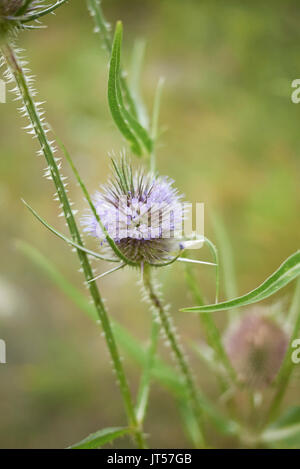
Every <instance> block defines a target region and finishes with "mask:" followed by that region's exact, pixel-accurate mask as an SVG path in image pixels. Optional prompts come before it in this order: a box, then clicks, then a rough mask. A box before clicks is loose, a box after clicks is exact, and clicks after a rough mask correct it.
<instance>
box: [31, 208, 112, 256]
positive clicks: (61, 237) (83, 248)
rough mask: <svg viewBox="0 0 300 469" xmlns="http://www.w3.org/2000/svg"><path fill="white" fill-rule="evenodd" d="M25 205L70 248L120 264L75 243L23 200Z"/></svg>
mask: <svg viewBox="0 0 300 469" xmlns="http://www.w3.org/2000/svg"><path fill="white" fill-rule="evenodd" d="M23 203H24V205H26V207H27V208H28V210H29V211H30V212H31V213H32V214H33V215H34V216H35V217H36V218H37V219H38V220H39V221H40V222H41V223H42V225H44V226H45V227H46V228H48V230H50V231H51V232H52V233H53V234H55V236H57V237H58V238H60V239H63V240H64V241H65V242H66V243H67V244H70V246H74V247H75V248H76V249H79V250H80V251H83V252H85V253H86V254H89V255H90V256H93V257H96V259H101V260H103V261H107V262H119V261H118V259H110V258H109V257H105V256H101V255H100V254H98V253H97V252H94V251H91V250H90V249H86V248H85V247H83V246H81V245H79V244H77V243H74V242H73V241H72V240H71V239H69V238H67V236H65V235H64V234H62V233H60V232H59V231H57V230H56V229H55V228H53V226H51V225H50V224H49V223H47V222H46V220H44V219H43V218H42V217H41V216H40V215H39V214H38V213H37V212H36V211H35V210H34V209H33V208H32V207H31V206H30V205H29V204H28V203H27V202H25V200H23Z"/></svg>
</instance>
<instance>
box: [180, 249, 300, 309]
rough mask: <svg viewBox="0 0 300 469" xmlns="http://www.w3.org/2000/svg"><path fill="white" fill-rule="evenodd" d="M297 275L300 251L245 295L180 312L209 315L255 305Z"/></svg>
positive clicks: (298, 272) (299, 269) (299, 267)
mask: <svg viewBox="0 0 300 469" xmlns="http://www.w3.org/2000/svg"><path fill="white" fill-rule="evenodd" d="M298 275H300V251H297V252H295V253H294V254H292V255H291V256H290V257H288V258H287V259H286V260H285V261H284V262H283V263H282V264H281V266H280V267H279V268H278V269H277V270H276V271H275V272H274V273H273V274H272V275H271V276H270V277H268V278H267V279H266V280H265V281H264V282H263V283H262V284H261V285H259V286H258V287H257V288H255V289H254V290H252V291H251V292H249V293H247V294H246V295H243V296H239V297H238V298H234V299H232V300H229V301H224V302H222V303H217V304H211V305H202V306H194V307H188V308H183V309H182V310H181V311H183V312H194V313H209V312H212V311H224V310H226V309H231V308H237V307H239V306H246V305H250V304H253V303H257V302H258V301H262V300H265V299H266V298H268V297H270V296H272V295H274V294H275V293H276V292H278V291H279V290H280V289H281V288H283V287H285V286H286V285H288V283H290V282H291V281H292V280H294V279H295V278H296V277H298Z"/></svg>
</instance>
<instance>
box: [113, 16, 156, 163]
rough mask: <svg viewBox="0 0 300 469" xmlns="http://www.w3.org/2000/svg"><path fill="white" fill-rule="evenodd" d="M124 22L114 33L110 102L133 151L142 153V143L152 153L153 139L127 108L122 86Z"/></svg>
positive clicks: (117, 123) (119, 125)
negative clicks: (121, 67) (121, 68)
mask: <svg viewBox="0 0 300 469" xmlns="http://www.w3.org/2000/svg"><path fill="white" fill-rule="evenodd" d="M122 35H123V30H122V23H121V22H120V21H119V22H118V23H117V26H116V31H115V35H114V40H113V45H112V51H111V59H110V67H109V78H108V103H109V107H110V111H111V114H112V117H113V119H114V121H115V123H116V125H117V127H118V129H119V130H120V132H121V133H122V134H123V136H124V137H125V138H126V140H127V141H128V142H129V144H130V145H131V148H132V151H133V152H134V153H135V154H136V155H138V156H141V155H142V147H141V144H142V145H143V146H144V147H145V149H146V150H147V151H148V152H149V153H150V152H151V150H152V140H151V138H150V137H149V135H148V132H147V131H146V130H145V129H144V127H142V126H141V124H140V123H139V122H138V121H137V120H136V119H135V117H133V116H132V115H131V114H130V112H129V111H128V110H127V109H126V107H125V105H124V102H123V97H122V91H121V86H120V62H121V45H122Z"/></svg>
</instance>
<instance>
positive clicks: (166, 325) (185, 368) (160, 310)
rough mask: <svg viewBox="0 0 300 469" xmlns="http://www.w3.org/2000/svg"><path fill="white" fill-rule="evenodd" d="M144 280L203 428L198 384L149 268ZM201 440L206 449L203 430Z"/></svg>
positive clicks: (146, 270)
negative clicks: (157, 292) (156, 290)
mask: <svg viewBox="0 0 300 469" xmlns="http://www.w3.org/2000/svg"><path fill="white" fill-rule="evenodd" d="M143 280H144V286H145V289H146V291H147V293H148V295H149V300H150V301H151V302H152V304H153V307H154V309H155V311H156V312H157V314H158V317H159V320H160V323H161V327H162V328H163V330H164V332H165V334H166V337H167V339H168V341H169V343H170V346H171V348H172V351H173V353H174V355H175V358H176V361H177V363H178V366H179V368H180V370H181V372H182V375H183V378H184V380H185V384H186V388H187V391H188V394H189V398H190V401H191V404H192V408H193V410H194V412H195V414H196V416H197V421H198V423H199V425H200V426H201V427H202V409H201V406H200V402H199V397H198V391H197V388H196V384H195V382H194V379H193V375H192V372H191V370H190V366H189V364H188V362H187V360H186V358H185V356H184V352H183V350H182V347H181V345H180V344H179V342H178V339H177V337H176V334H175V332H174V328H173V325H172V322H171V319H170V317H169V316H168V314H167V312H166V310H165V308H164V306H163V305H162V302H161V301H160V299H159V297H158V295H157V294H156V292H155V288H154V285H153V282H152V279H151V271H150V269H148V268H146V269H145V271H144V275H143ZM201 438H202V442H201V446H202V447H205V441H204V435H203V429H201Z"/></svg>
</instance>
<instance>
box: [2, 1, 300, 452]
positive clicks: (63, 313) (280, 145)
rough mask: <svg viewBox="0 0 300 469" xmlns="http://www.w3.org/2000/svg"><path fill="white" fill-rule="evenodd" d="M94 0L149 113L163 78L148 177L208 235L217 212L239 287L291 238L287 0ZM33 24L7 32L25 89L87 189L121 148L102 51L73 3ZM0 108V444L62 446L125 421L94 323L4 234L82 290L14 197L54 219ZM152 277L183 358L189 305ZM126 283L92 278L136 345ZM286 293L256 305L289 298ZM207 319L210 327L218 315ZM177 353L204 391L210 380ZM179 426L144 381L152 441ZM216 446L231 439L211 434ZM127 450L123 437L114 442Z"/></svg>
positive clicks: (295, 149) (294, 213)
mask: <svg viewBox="0 0 300 469" xmlns="http://www.w3.org/2000/svg"><path fill="white" fill-rule="evenodd" d="M103 8H104V11H105V14H106V17H107V19H108V20H109V21H111V22H112V23H114V22H115V21H116V20H118V19H122V20H123V22H124V29H125V38H124V46H123V62H124V64H125V66H129V64H130V56H131V52H132V47H133V44H134V41H135V39H137V38H143V39H145V40H146V42H147V51H146V60H145V65H144V69H143V75H142V91H143V95H144V98H145V103H146V105H147V106H148V108H151V105H152V102H153V95H154V89H155V86H156V83H157V80H158V78H159V77H160V76H164V77H165V79H166V85H165V89H164V93H163V100H162V108H161V118H160V123H161V126H162V128H163V130H164V132H163V133H162V135H161V138H160V145H159V149H158V167H159V170H160V172H161V173H162V174H168V175H170V176H171V177H173V178H174V179H175V180H176V183H177V185H178V187H179V189H180V190H181V191H182V192H184V193H185V194H186V198H187V199H188V200H191V201H202V202H204V203H205V210H206V234H207V235H208V236H210V237H211V238H212V239H213V240H215V235H214V232H213V229H212V225H211V222H210V214H211V213H213V211H217V212H218V213H219V214H220V215H221V216H222V217H223V220H224V222H225V224H226V227H227V231H228V233H229V235H230V239H231V243H232V248H233V253H234V259H235V265H236V272H237V279H238V287H239V291H240V293H243V292H246V291H248V290H250V289H252V288H254V287H255V286H256V285H258V283H260V282H261V281H262V280H263V279H264V278H265V277H266V276H267V275H268V274H270V273H271V272H272V271H273V270H275V269H276V268H277V266H278V265H279V264H280V263H281V262H282V261H283V260H284V258H286V257H287V256H288V255H290V254H291V253H292V252H294V251H295V250H296V249H297V248H299V231H300V218H299V209H300V197H299V192H300V191H299V174H300V173H299V169H300V160H299V155H300V137H299V128H300V104H299V105H296V104H293V103H292V102H291V92H292V88H291V82H292V80H294V79H295V78H300V76H299V75H300V69H299V43H300V29H299V24H300V5H299V2H298V1H296V0H295V1H290V0H287V1H285V2H282V1H279V0H278V1H276V0H273V1H265V2H261V1H252V2H240V1H233V0H227V1H226V2H225V1H224V2H220V1H215V0H202V1H196V0H195V1H192V0H187V1H185V2H182V1H180V0H172V1H171V0H144V1H143V2H140V1H139V0H128V1H126V2H125V1H121V0H119V1H117V0H111V1H105V0H104V1H103ZM45 22H46V23H47V25H48V28H47V29H42V30H40V31H35V32H26V33H22V34H21V36H20V43H21V44H22V46H24V47H25V49H26V56H29V57H30V67H31V69H32V71H33V73H34V74H35V75H37V80H36V86H37V88H38V90H39V97H40V98H39V99H41V100H44V99H46V100H47V104H46V106H45V107H46V109H47V116H48V120H49V121H50V122H51V124H52V126H53V127H54V128H55V130H56V133H57V134H58V135H59V137H60V138H61V139H62V140H63V141H64V143H65V144H66V146H67V147H68V149H69V151H70V152H71V154H72V156H73V158H74V160H75V162H76V164H77V166H78V168H79V169H80V171H81V174H82V176H83V178H84V180H85V181H86V183H87V185H88V187H89V189H90V190H91V191H95V190H96V189H97V187H98V185H99V184H100V183H102V182H104V181H105V178H106V175H107V173H108V169H109V159H108V156H107V154H108V152H110V151H112V150H114V151H115V152H118V151H119V150H120V149H121V148H122V147H123V146H124V141H122V138H121V137H120V135H119V133H118V131H117V129H116V128H115V125H114V124H113V122H112V119H111V117H110V114H109V110H108V104H107V99H106V88H107V72H108V68H107V63H108V57H107V55H106V53H105V51H104V50H103V49H102V48H101V44H100V41H99V37H98V36H97V35H96V34H93V24H92V21H91V18H90V17H89V15H88V13H87V10H86V5H85V2H84V1H75V0H72V1H70V2H69V3H68V5H66V6H64V7H62V8H61V9H60V10H58V12H57V15H56V16H50V17H49V18H47V19H46V21H45ZM127 68H128V67H127ZM0 116H1V126H0V134H1V150H0V151H1V158H0V172H1V181H0V210H1V230H0V238H1V243H0V246H1V247H0V249H1V261H0V338H2V339H5V341H6V343H7V360H8V364H7V365H0V396H1V397H0V415H1V418H0V447H2V448H55V447H61V448H63V447H66V446H68V445H69V444H71V443H73V442H76V441H78V440H80V439H82V438H83V437H85V436H86V435H87V434H89V433H90V432H93V431H96V430H97V429H100V428H103V427H106V426H114V425H116V426H118V425H122V424H124V421H125V419H124V414H123V410H122V406H121V403H120V398H119V392H118V389H117V386H116V383H115V378H114V377H113V375H112V373H111V367H110V361H109V357H108V354H107V352H106V349H105V346H104V343H103V339H102V338H101V335H100V331H99V329H98V328H97V327H95V325H94V324H93V323H92V321H90V320H89V319H88V318H87V317H86V316H85V315H84V314H83V313H82V312H81V311H80V310H79V309H78V308H76V307H75V306H74V305H73V304H72V303H71V302H70V301H69V300H68V299H67V298H66V297H65V296H64V295H63V294H62V293H61V292H60V291H59V289H58V288H57V287H56V286H55V285H53V284H52V283H51V281H50V280H49V279H48V278H46V276H45V275H44V274H43V273H42V272H41V271H40V270H39V269H38V268H37V267H36V266H35V265H34V264H32V263H31V262H30V260H29V259H28V258H26V257H25V256H24V255H23V254H22V252H21V251H20V250H19V249H17V248H16V240H24V241H26V242H28V243H30V244H32V245H34V246H35V247H36V248H38V249H39V250H40V251H41V252H42V253H43V254H44V255H45V256H47V257H48V258H49V259H50V260H51V261H52V262H53V263H54V264H55V265H56V266H57V267H58V268H59V270H60V271H61V273H62V274H64V275H65V276H66V278H67V279H68V280H70V281H72V282H73V283H74V284H75V285H76V286H78V288H80V289H82V291H83V292H85V289H84V287H83V282H82V276H81V274H80V273H78V262H77V258H76V256H75V255H74V254H73V253H72V252H71V251H70V249H69V248H68V247H66V245H65V244H64V243H63V242H62V241H60V240H58V239H57V238H55V237H53V235H51V233H49V232H48V231H47V230H46V229H44V227H42V226H41V225H40V224H39V223H38V222H37V221H36V220H35V219H33V217H32V216H31V214H30V213H29V212H28V210H27V209H26V208H25V207H24V205H23V204H22V203H21V198H24V199H25V200H26V201H28V202H29V203H30V204H31V205H32V206H33V207H34V208H35V209H36V210H37V211H38V212H39V213H40V214H41V215H42V216H43V217H44V218H46V219H47V220H48V221H49V222H50V223H51V224H53V225H55V226H56V227H57V228H59V229H60V230H65V226H64V222H63V221H62V219H61V218H58V213H59V211H58V207H57V204H56V203H55V202H54V201H53V199H52V196H53V193H54V188H53V186H52V183H51V182H50V181H47V180H46V179H45V178H43V177H42V173H43V168H44V166H45V163H44V161H43V159H42V158H41V157H37V156H36V154H35V152H36V150H37V142H36V141H34V140H31V138H30V137H29V136H28V135H27V134H26V133H25V132H24V131H23V130H21V126H25V125H26V122H25V120H22V119H21V117H20V116H19V115H17V114H16V103H15V102H14V101H13V97H12V96H9V97H8V102H7V103H6V104H1V105H0ZM65 166H66V165H65ZM65 173H66V174H70V172H69V170H68V168H67V167H65ZM70 176H71V175H70ZM69 182H70V193H71V196H72V199H73V201H74V202H75V204H76V208H77V209H79V211H82V210H84V208H85V202H84V201H83V198H82V195H81V193H80V191H79V188H78V187H77V185H76V184H75V183H74V180H73V178H72V177H71V178H70V181H69ZM200 254H201V257H202V258H205V257H206V258H208V255H209V253H208V252H207V251H205V250H204V249H203V251H202V252H201V253H200ZM200 254H199V255H200ZM101 268H102V267H100V269H101ZM197 276H198V279H199V283H200V284H201V287H202V289H203V290H204V291H205V294H206V297H207V298H208V299H209V300H212V299H213V293H214V277H213V272H212V270H211V269H210V268H209V267H205V266H199V267H198V268H197ZM160 277H161V279H162V281H163V282H164V294H165V297H166V299H167V300H168V301H170V302H171V303H172V310H171V311H172V315H173V316H174V320H175V321H176V323H177V325H178V328H179V329H180V331H181V334H182V336H183V341H184V342H185V343H186V348H187V350H189V353H190V349H189V345H188V344H189V342H190V340H191V338H194V339H196V340H200V339H201V337H202V332H201V329H200V327H199V326H198V322H197V320H196V319H195V318H194V317H192V316H188V318H187V317H186V316H184V315H183V314H181V313H179V312H178V309H179V308H180V307H183V306H187V305H190V304H192V303H193V302H192V299H191V297H190V296H189V294H188V293H187V291H186V287H185V285H184V282H183V269H182V267H181V265H173V266H172V267H171V268H168V269H167V270H165V271H164V272H161V274H160ZM136 281H137V278H136V274H135V273H134V272H133V271H128V272H124V271H121V272H117V273H116V274H114V275H113V276H111V277H108V278H106V279H103V281H102V282H101V285H100V287H101V291H102V293H103V294H104V297H105V298H106V300H107V305H108V306H109V310H110V312H111V314H112V315H113V316H114V317H116V318H117V319H118V320H119V321H120V322H121V323H122V324H124V325H126V327H128V328H129V329H130V330H131V332H132V333H133V334H134V335H135V336H136V337H138V338H139V339H140V340H142V341H144V342H145V343H146V341H147V335H148V332H149V328H150V314H149V312H148V311H147V306H146V305H144V304H142V303H141V302H140V298H139V288H138V286H137V284H136ZM291 291H292V290H291V289H290V288H287V289H286V290H285V291H284V292H283V293H282V294H281V295H279V296H278V295H277V297H275V298H273V299H272V300H271V301H269V302H268V304H270V303H272V302H274V301H277V300H281V299H282V298H283V299H284V300H286V301H287V300H288V298H289V294H290V293H291ZM284 304H285V303H284ZM217 321H218V323H219V325H220V327H223V326H224V314H223V313H221V314H219V315H218V316H217ZM162 350H163V349H162ZM162 353H165V352H164V351H163V352H162ZM191 359H192V361H193V364H194V367H195V369H196V372H197V378H198V381H199V383H200V384H201V385H202V386H203V389H205V391H206V393H207V394H208V395H209V396H210V397H211V398H212V399H214V400H215V401H216V400H217V398H218V392H217V388H216V383H215V377H213V376H211V374H209V373H208V372H207V370H206V369H205V367H204V365H202V363H200V362H199V361H198V360H197V359H196V358H195V357H194V356H192V354H191ZM124 360H125V366H126V370H127V371H128V375H129V378H130V383H131V387H132V390H133V392H136V388H137V384H138V378H139V373H140V370H139V369H138V367H137V366H136V364H135V363H134V361H133V360H131V359H130V358H129V357H127V356H126V354H125V355H124ZM297 390H298V388H297V382H294V384H293V385H292V386H291V387H290V390H289V393H288V396H287V399H286V401H285V405H287V404H288V403H289V402H290V403H297V399H298V396H299V393H298V392H297ZM180 423H181V422H180V418H179V415H178V412H177V408H176V402H175V401H173V399H172V398H170V397H169V394H167V392H166V391H165V390H164V389H163V388H161V387H160V386H159V385H158V384H154V385H153V388H152V394H151V403H150V408H149V413H148V417H147V420H146V430H147V432H149V434H150V435H151V437H150V444H151V445H152V447H157V448H159V447H165V448H167V447H189V445H190V443H189V441H188V439H187V437H186V435H185V433H184V432H183V430H182V427H181V425H180ZM214 441H215V444H216V446H217V447H226V446H227V447H228V446H231V447H232V446H235V445H236V444H237V443H236V442H234V441H231V442H230V441H228V439H226V440H225V439H224V438H223V437H220V436H218V435H214ZM130 445H131V443H130V441H128V440H127V439H125V438H124V439H123V440H120V441H119V442H118V443H117V444H116V447H128V446H130Z"/></svg>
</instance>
